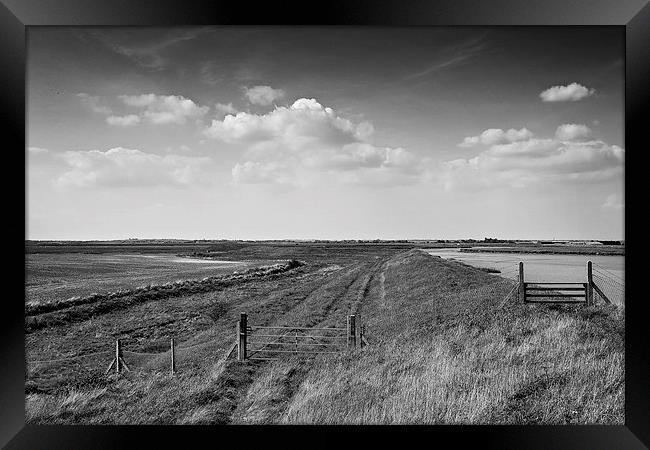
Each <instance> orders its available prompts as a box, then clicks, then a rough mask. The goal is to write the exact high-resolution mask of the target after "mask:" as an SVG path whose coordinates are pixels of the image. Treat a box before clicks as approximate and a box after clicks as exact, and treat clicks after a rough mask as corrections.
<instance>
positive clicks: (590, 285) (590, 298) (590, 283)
mask: <svg viewBox="0 0 650 450" xmlns="http://www.w3.org/2000/svg"><path fill="white" fill-rule="evenodd" d="M593 304H594V276H593V273H592V266H591V261H587V305H589V306H591V305H593Z"/></svg>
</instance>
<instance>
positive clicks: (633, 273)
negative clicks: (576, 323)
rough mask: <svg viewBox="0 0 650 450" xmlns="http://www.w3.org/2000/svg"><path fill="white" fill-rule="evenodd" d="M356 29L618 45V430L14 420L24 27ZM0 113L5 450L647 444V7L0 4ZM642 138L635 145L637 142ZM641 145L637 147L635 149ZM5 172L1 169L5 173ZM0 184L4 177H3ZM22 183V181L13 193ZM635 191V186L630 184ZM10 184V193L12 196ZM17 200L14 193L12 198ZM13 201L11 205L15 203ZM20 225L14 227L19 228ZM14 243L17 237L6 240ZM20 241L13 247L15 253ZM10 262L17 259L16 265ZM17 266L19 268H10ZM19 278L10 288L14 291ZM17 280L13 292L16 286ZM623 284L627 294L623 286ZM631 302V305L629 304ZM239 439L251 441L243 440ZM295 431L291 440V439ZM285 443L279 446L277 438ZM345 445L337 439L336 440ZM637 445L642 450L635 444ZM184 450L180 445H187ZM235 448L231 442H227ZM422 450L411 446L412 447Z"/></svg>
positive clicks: (468, 0)
mask: <svg viewBox="0 0 650 450" xmlns="http://www.w3.org/2000/svg"><path fill="white" fill-rule="evenodd" d="M207 24H212V25H273V24H279V25H291V24H299V25H356V26H459V25H471V26H474V25H476V26H479V25H480V26H486V25H488V26H497V25H507V26H514V25H516V26H530V25H534V26H566V25H570V26H600V25H607V26H619V27H624V29H625V35H626V47H625V60H626V79H625V83H626V93H625V148H626V150H627V151H626V163H625V199H626V204H627V205H628V206H629V205H631V207H632V209H630V208H629V207H627V208H626V209H625V239H626V241H627V250H626V256H625V265H626V283H627V284H626V290H627V291H628V295H627V297H628V298H630V299H631V301H630V302H629V303H628V304H627V305H626V360H625V374H626V379H625V382H626V397H625V425H624V426H416V427H414V426H408V427H377V426H365V427H348V426H345V427H312V426H291V427H282V426H267V427H247V428H246V429H245V430H244V429H242V427H239V426H233V427H196V426H192V427H168V426H142V427H129V426H36V425H25V418H24V380H25V378H24V374H25V355H24V319H23V318H24V310H23V302H22V301H21V300H19V297H20V295H21V293H22V295H24V270H23V271H22V275H21V272H20V271H21V269H20V268H19V267H18V262H17V261H19V260H22V261H23V269H24V250H25V248H24V242H25V215H26V208H25V181H26V180H25V177H24V175H25V173H24V171H22V172H21V171H20V170H18V169H17V168H18V167H19V165H20V164H23V165H25V164H26V162H25V157H23V158H20V157H19V156H18V155H19V154H20V153H19V148H20V147H21V146H22V147H23V148H25V130H26V128H25V125H26V120H28V118H27V117H26V116H25V100H26V89H25V76H26V65H25V63H26V46H25V37H26V27H30V26H59V25H66V26H68V25H85V26H93V25H137V26H150V25H157V26H171V25H207ZM0 42H2V51H1V52H0V59H1V60H2V68H1V70H0V86H2V102H1V108H2V109H1V112H2V118H3V119H4V120H3V122H4V125H5V126H6V131H5V134H4V135H5V138H6V137H9V138H10V139H9V142H10V143H11V144H7V145H5V146H4V147H5V148H4V153H5V158H9V159H8V160H7V159H6V160H5V164H6V165H5V167H6V168H7V170H5V174H7V175H6V176H5V177H3V184H4V185H5V193H6V194H5V196H7V198H6V200H10V201H11V203H12V204H11V205H10V210H9V211H10V214H6V217H5V220H4V221H3V222H4V225H5V229H6V230H7V231H9V234H11V235H16V237H15V238H14V237H13V236H12V237H11V238H7V242H6V244H5V250H6V251H7V252H8V253H9V254H10V255H11V256H12V257H15V260H14V259H13V258H7V260H8V261H10V263H8V264H7V268H6V270H5V271H4V275H5V277H6V278H5V279H6V280H7V281H8V282H9V283H6V284H7V285H10V287H11V291H10V292H11V294H10V295H5V296H4V298H3V300H4V304H3V307H4V308H3V311H2V313H0V322H1V323H0V334H1V337H0V342H1V347H0V352H1V353H0V392H1V394H0V445H6V447H7V448H48V449H56V448H67V449H69V448H89V447H90V448H123V447H131V446H134V447H139V446H141V445H144V444H145V443H146V445H147V446H149V447H153V446H155V445H159V444H166V445H174V446H178V445H185V446H187V444H188V443H193V442H196V440H197V439H199V438H200V439H202V440H205V442H207V443H208V445H215V444H216V445H219V444H226V445H228V444H227V442H228V441H227V440H226V437H230V438H235V439H238V441H235V442H238V443H239V444H240V445H244V443H246V444H247V445H248V442H250V439H253V438H256V439H260V438H261V437H263V438H264V439H265V440H266V441H265V442H267V443H270V442H277V443H281V444H285V443H287V442H288V443H291V441H292V440H295V444H297V445H311V443H310V441H306V440H305V438H304V437H303V436H302V435H303V434H305V433H308V434H311V433H318V434H319V438H318V443H320V444H325V443H327V442H328V441H329V442H330V443H331V444H332V445H336V444H339V445H347V443H346V442H345V441H343V440H342V437H341V434H345V435H347V436H350V435H353V434H360V435H362V436H364V437H366V436H367V437H370V436H378V435H379V436H381V437H382V438H383V437H385V438H386V439H389V441H392V442H389V441H385V442H386V443H387V444H389V445H391V444H393V445H394V444H397V443H400V444H402V445H409V444H408V442H409V441H411V440H412V439H414V437H415V436H414V434H416V435H417V437H418V438H423V439H424V441H421V442H423V443H424V444H425V445H440V443H441V442H443V441H442V440H443V439H444V440H446V441H448V442H453V443H454V447H462V446H466V445H468V444H470V445H472V447H476V446H477V445H480V446H481V447H488V448H500V449H506V448H526V449H538V448H539V449H542V448H544V449H550V448H552V449H558V448H571V449H592V450H593V449H600V448H602V449H616V448H624V449H628V450H630V449H637V448H639V449H640V448H647V447H646V446H650V427H648V426H647V425H648V424H650V395H649V393H648V392H649V389H648V387H649V385H650V350H649V349H650V339H649V337H648V333H647V331H646V326H645V322H646V321H647V319H646V317H647V316H646V314H644V312H645V310H646V307H645V305H644V304H643V303H644V302H643V296H639V297H633V296H632V295H631V294H629V292H634V287H635V285H637V284H640V281H639V280H642V279H643V275H642V274H641V273H640V271H641V270H642V269H643V264H634V261H635V259H637V258H640V257H641V247H640V245H641V243H642V242H643V240H642V239H643V237H642V236H641V233H640V232H639V233H637V232H635V231H634V228H633V227H632V226H631V225H632V224H633V222H632V221H633V218H632V216H631V215H630V214H631V212H630V211H634V210H637V211H639V209H640V210H641V211H642V210H643V200H642V198H643V197H642V196H643V193H644V189H643V188H644V186H642V185H641V186H640V187H639V188H638V189H637V188H632V183H633V182H634V180H642V179H643V174H642V173H641V171H642V170H643V169H644V165H643V162H642V154H643V153H645V152H647V151H648V150H647V148H645V147H647V144H645V141H647V137H645V135H644V134H645V133H646V128H647V125H646V124H645V122H644V120H643V119H644V117H647V114H643V113H647V112H648V109H649V108H650V107H649V105H650V5H649V4H648V0H618V1H614V0H573V1H570V2H567V1H566V0H546V1H543V2H542V1H531V0H489V1H488V0H482V1H477V0H439V1H426V0H410V1H407V0H402V1H399V0H390V1H371V0H364V1H359V0H357V1H352V0H336V1H328V2H318V3H316V2H305V1H303V2H298V1H289V2H264V3H261V2H260V3H259V4H252V3H250V2H235V1H232V0H230V1H224V0H193V1H191V2H189V1H187V0H186V1H181V0H140V1H137V0H112V1H108V0H103V1H102V0H68V1H61V0H59V1H57V0H0ZM644 138H645V141H644ZM643 144H645V145H643ZM7 161H8V162H7ZM12 169H13V170H12ZM9 175H11V176H9ZM21 181H22V183H21ZM639 184H640V183H639ZM20 186H22V189H21V188H20ZM16 191H18V192H16ZM21 197H22V198H21ZM21 217H22V220H21V219H20V218H21ZM19 234H21V235H22V237H20V238H19V237H18V236H17V235H19ZM21 239H22V242H23V244H22V245H21V244H20V240H21ZM19 255H23V256H22V257H21V256H19ZM21 258H22V259H21ZM21 280H22V281H21ZM21 282H22V286H21ZM630 286H631V287H632V288H630ZM636 300H638V301H636ZM251 430H252V431H254V432H252V433H251ZM295 432H300V433H299V434H300V435H301V436H298V435H297V434H295ZM288 437H290V439H287V438H288ZM346 439H347V438H346ZM644 444H645V445H644ZM190 445H191V444H190ZM235 445H236V444H235ZM418 445H422V444H418Z"/></svg>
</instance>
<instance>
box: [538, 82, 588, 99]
mask: <svg viewBox="0 0 650 450" xmlns="http://www.w3.org/2000/svg"><path fill="white" fill-rule="evenodd" d="M595 92H596V90H595V89H589V88H587V87H585V86H583V85H581V84H579V83H571V84H568V85H566V86H553V87H550V88H548V89H546V90H545V91H542V92H540V94H539V97H540V98H541V99H542V101H544V102H567V101H572V102H575V101H578V100H581V99H583V98H586V97H589V96H591V95H593V94H594V93H595Z"/></svg>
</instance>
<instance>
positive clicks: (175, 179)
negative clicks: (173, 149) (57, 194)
mask: <svg viewBox="0 0 650 450" xmlns="http://www.w3.org/2000/svg"><path fill="white" fill-rule="evenodd" d="M60 158H61V159H62V161H63V162H64V164H65V166H66V170H65V171H64V173H63V174H62V175H61V176H60V177H58V178H57V180H56V184H57V185H58V186H60V187H76V188H87V187H102V186H104V187H105V186H108V187H133V186H136V187H141V186H157V185H177V186H184V185H189V184H192V183H195V182H200V181H203V179H204V178H203V176H204V174H203V167H204V166H205V165H206V164H208V163H209V162H210V159H209V158H207V157H190V156H181V155H175V154H169V155H165V156H160V155H156V154H153V153H145V152H142V151H140V150H135V149H128V148H122V147H116V148H111V149H109V150H106V151H100V150H89V151H67V152H65V153H63V154H61V155H60Z"/></svg>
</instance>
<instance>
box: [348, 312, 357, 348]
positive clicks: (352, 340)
mask: <svg viewBox="0 0 650 450" xmlns="http://www.w3.org/2000/svg"><path fill="white" fill-rule="evenodd" d="M356 346H357V331H356V327H355V316H354V314H351V315H349V316H348V348H354V347H356Z"/></svg>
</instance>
